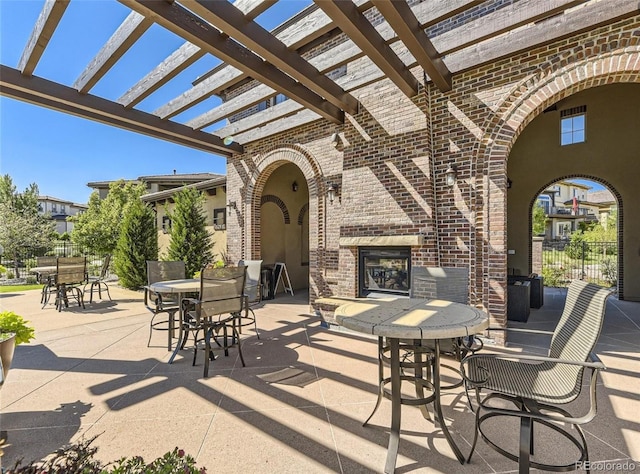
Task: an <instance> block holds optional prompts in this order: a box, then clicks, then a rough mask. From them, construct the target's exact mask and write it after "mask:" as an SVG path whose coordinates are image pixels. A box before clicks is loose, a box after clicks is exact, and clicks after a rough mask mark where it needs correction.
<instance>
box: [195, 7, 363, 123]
mask: <svg viewBox="0 0 640 474" xmlns="http://www.w3.org/2000/svg"><path fill="white" fill-rule="evenodd" d="M182 4H183V5H184V6H185V7H187V8H188V9H189V10H191V11H193V12H194V13H196V14H197V15H198V16H200V17H201V18H203V19H204V20H206V21H208V22H209V23H211V24H212V25H213V26H215V27H216V28H218V29H219V30H221V31H222V32H223V33H226V34H227V35H229V36H230V37H232V38H233V39H235V40H236V41H238V42H240V43H242V44H243V45H245V46H246V47H248V48H249V49H251V50H252V51H253V52H255V53H256V54H259V55H260V56H262V57H263V58H264V59H266V60H267V61H268V62H269V63H270V64H273V65H274V66H276V67H278V68H279V69H280V70H282V71H284V72H286V73H287V74H288V75H289V76H291V77H293V78H294V79H296V80H297V81H298V82H300V83H301V84H303V85H305V86H306V87H308V88H309V89H311V90H312V91H314V92H315V93H317V94H318V95H320V96H322V97H324V98H325V99H326V100H328V101H329V102H331V103H332V104H334V105H335V106H336V107H339V108H341V109H342V110H344V111H345V112H347V113H349V114H352V115H353V114H355V113H357V111H358V101H357V100H356V99H355V98H354V97H353V96H352V95H350V94H348V93H346V92H345V91H344V90H342V89H341V88H340V87H339V86H338V85H337V84H336V83H335V82H334V81H332V80H331V79H329V78H328V77H327V76H325V75H323V74H321V73H320V72H319V71H318V70H317V69H316V68H315V67H313V66H312V65H311V64H309V63H308V62H307V61H305V60H304V59H303V58H302V57H301V56H300V55H299V54H298V53H296V52H294V51H290V50H289V49H288V48H287V45H285V44H284V43H283V42H282V41H280V40H279V39H277V38H276V37H275V36H273V35H272V34H271V33H269V32H268V31H267V30H265V29H264V28H262V27H261V26H260V25H259V24H258V23H256V22H255V21H248V20H247V19H246V18H245V16H244V15H243V14H242V12H241V11H240V10H238V9H237V8H235V7H234V6H233V5H232V4H230V3H228V2H208V1H201V0H200V1H195V0H183V1H182Z"/></svg>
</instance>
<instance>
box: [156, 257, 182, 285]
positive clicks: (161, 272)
mask: <svg viewBox="0 0 640 474" xmlns="http://www.w3.org/2000/svg"><path fill="white" fill-rule="evenodd" d="M185 275H186V266H185V264H184V262H181V261H176V260H174V261H168V262H163V261H158V260H147V283H148V284H149V285H151V284H152V283H157V282H159V281H168V280H184V278H185Z"/></svg>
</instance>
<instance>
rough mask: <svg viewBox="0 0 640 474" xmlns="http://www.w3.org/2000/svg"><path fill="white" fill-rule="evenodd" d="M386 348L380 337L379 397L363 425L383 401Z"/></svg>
mask: <svg viewBox="0 0 640 474" xmlns="http://www.w3.org/2000/svg"><path fill="white" fill-rule="evenodd" d="M383 349H384V340H383V339H382V337H378V386H379V388H378V399H377V400H376V405H375V406H374V407H373V411H372V412H371V414H370V415H369V417H368V418H367V419H366V420H365V421H364V423H362V426H367V423H369V420H370V419H371V418H372V417H373V415H374V414H375V412H376V411H377V410H378V407H380V402H381V401H382V396H383V394H384V366H383V363H382V351H383Z"/></svg>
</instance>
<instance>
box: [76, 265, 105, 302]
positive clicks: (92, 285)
mask: <svg viewBox="0 0 640 474" xmlns="http://www.w3.org/2000/svg"><path fill="white" fill-rule="evenodd" d="M110 262H111V254H107V255H105V256H104V259H103V260H102V267H101V268H100V275H98V276H89V277H87V283H86V284H85V285H84V288H83V290H82V291H83V292H84V293H86V292H87V286H89V303H93V291H94V290H98V298H100V299H102V290H103V289H104V290H105V291H106V292H107V296H108V297H109V301H111V295H110V294H109V286H108V285H107V282H106V281H105V280H106V278H107V277H108V276H109V263H110Z"/></svg>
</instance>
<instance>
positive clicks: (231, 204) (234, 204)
mask: <svg viewBox="0 0 640 474" xmlns="http://www.w3.org/2000/svg"><path fill="white" fill-rule="evenodd" d="M227 207H228V208H229V209H238V205H237V204H236V202H235V201H229V204H227Z"/></svg>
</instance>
